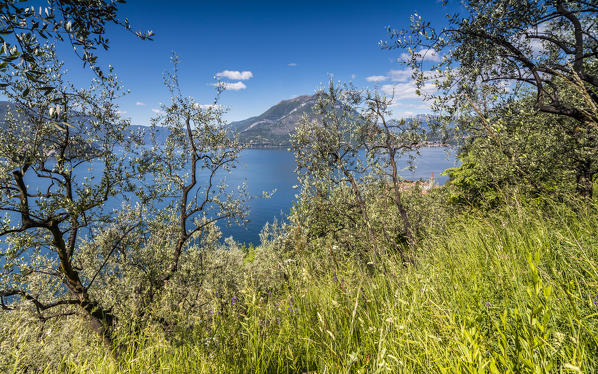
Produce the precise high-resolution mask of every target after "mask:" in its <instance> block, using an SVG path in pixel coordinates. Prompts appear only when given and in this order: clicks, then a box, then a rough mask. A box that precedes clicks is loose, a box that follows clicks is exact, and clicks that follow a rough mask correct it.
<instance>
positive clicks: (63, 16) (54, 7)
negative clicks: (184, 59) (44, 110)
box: [0, 0, 153, 95]
mask: <svg viewBox="0 0 598 374" xmlns="http://www.w3.org/2000/svg"><path fill="white" fill-rule="evenodd" d="M124 2H125V1H124V0H108V1H105V0H101V1H90V0H83V1H80V0H47V1H45V3H46V4H45V6H43V8H42V6H41V4H40V3H39V2H31V1H29V2H27V1H19V0H2V1H0V44H1V45H2V47H1V48H0V53H1V54H2V56H0V60H1V61H2V62H1V63H0V74H1V75H2V77H3V78H2V82H0V83H2V84H6V83H5V81H4V79H5V78H6V77H8V76H9V75H10V72H11V71H18V72H20V74H22V75H23V76H24V77H27V79H29V80H30V82H31V83H34V82H35V83H38V84H39V86H44V87H45V88H46V89H48V90H51V89H52V85H51V82H50V81H48V80H47V79H46V77H45V75H44V72H43V60H44V53H45V51H44V48H43V43H42V42H41V41H40V39H42V40H43V39H47V40H49V41H51V42H54V41H59V40H60V41H63V40H65V39H66V40H68V42H69V43H70V44H71V45H72V47H73V51H74V52H75V53H76V54H77V55H78V56H79V58H80V59H81V60H82V61H83V62H84V64H88V65H89V66H90V67H91V68H92V69H93V70H94V71H95V72H96V73H97V74H98V76H99V77H103V76H104V73H103V71H102V69H100V68H99V66H98V65H97V56H96V55H95V50H96V49H97V48H102V49H108V48H109V46H110V42H109V40H108V39H107V38H106V27H107V25H108V24H111V23H113V24H116V25H120V26H121V27H123V28H124V29H125V30H127V31H130V32H134V31H133V30H132V28H131V25H130V24H129V21H128V20H127V19H126V18H125V19H124V20H123V19H121V18H119V17H118V15H117V13H118V8H119V6H121V4H122V3H124ZM42 3H44V2H42ZM134 33H135V35H136V36H137V37H139V38H141V39H149V40H151V37H152V35H153V33H152V32H151V31H149V32H145V33H143V32H138V31H137V32H134ZM23 93H24V94H25V95H26V92H25V91H23Z"/></svg>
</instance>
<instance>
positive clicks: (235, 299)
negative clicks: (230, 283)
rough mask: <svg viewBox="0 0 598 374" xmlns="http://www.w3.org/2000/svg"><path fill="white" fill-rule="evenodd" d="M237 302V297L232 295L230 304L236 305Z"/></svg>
mask: <svg viewBox="0 0 598 374" xmlns="http://www.w3.org/2000/svg"><path fill="white" fill-rule="evenodd" d="M236 302H237V298H236V297H235V296H233V297H231V299H230V305H235V303H236Z"/></svg>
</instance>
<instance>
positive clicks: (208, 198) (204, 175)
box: [140, 55, 249, 313]
mask: <svg viewBox="0 0 598 374" xmlns="http://www.w3.org/2000/svg"><path fill="white" fill-rule="evenodd" d="M172 63H173V71H172V72H170V73H166V74H165V76H164V82H165V85H166V87H167V88H168V90H169V92H170V102H169V103H167V104H163V105H162V107H161V112H160V113H158V114H157V115H156V116H155V117H154V118H153V119H152V126H153V131H157V130H158V129H161V130H166V131H168V136H167V138H166V141H165V142H164V143H161V142H159V141H157V139H156V137H154V138H153V141H152V147H151V148H150V149H148V150H147V151H146V152H145V155H144V156H143V161H142V163H141V164H140V168H141V169H143V170H144V173H149V174H151V176H152V179H151V184H150V185H149V186H148V189H147V193H146V198H145V199H146V200H148V197H149V200H156V199H159V200H163V201H164V202H165V203H166V207H164V208H162V209H161V210H162V212H168V217H169V218H168V219H167V223H166V225H167V227H168V230H169V232H170V234H171V239H169V240H170V242H169V243H167V244H166V247H165V250H166V251H167V253H166V254H165V257H164V258H162V259H161V260H160V262H161V264H160V265H159V268H160V271H159V272H158V273H156V275H155V276H154V277H153V278H152V279H151V280H150V282H149V283H148V284H147V287H146V291H144V292H145V296H144V299H145V303H146V304H147V303H149V302H151V300H153V299H154V298H155V295H156V293H158V292H160V291H161V290H163V289H164V288H165V287H166V286H167V284H168V282H169V281H171V279H172V278H173V277H174V276H175V275H176V273H177V272H178V271H179V270H180V268H181V261H182V260H181V259H182V258H183V257H184V256H186V255H188V254H189V253H190V252H197V251H201V250H202V249H203V244H204V243H206V248H208V247H211V246H212V244H213V243H212V242H213V235H216V236H218V235H219V234H215V233H214V230H216V231H218V230H217V226H216V224H217V223H220V222H222V223H228V224H232V223H236V224H243V223H245V221H246V217H247V204H246V202H247V200H248V198H249V197H248V195H247V192H246V189H245V185H240V186H237V188H236V189H232V188H230V186H228V185H227V183H226V176H227V175H228V174H229V173H230V172H231V171H232V169H233V168H235V167H236V166H237V163H238V158H239V153H240V152H241V150H242V147H241V145H240V143H239V141H238V139H237V138H236V136H235V135H234V133H233V132H232V131H231V128H230V127H229V126H228V125H227V124H226V123H225V122H224V120H223V119H222V114H223V108H222V107H221V106H220V105H218V103H217V99H218V96H217V97H216V99H215V100H214V102H212V103H210V104H205V105H201V104H200V103H199V102H197V101H195V100H194V99H193V98H191V97H187V96H184V95H183V93H182V90H181V86H180V82H179V77H178V75H179V73H178V66H179V60H178V57H177V56H176V55H173V57H172ZM221 90H222V87H221V86H219V92H218V93H220V92H221ZM196 281H197V282H201V279H196ZM180 291H181V292H182V293H183V294H185V290H180ZM141 313H144V310H143V309H142V310H141Z"/></svg>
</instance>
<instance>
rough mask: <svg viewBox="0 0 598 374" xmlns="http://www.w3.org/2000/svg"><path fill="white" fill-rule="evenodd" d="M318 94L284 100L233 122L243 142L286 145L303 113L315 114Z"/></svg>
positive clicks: (262, 144) (232, 125)
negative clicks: (262, 111)
mask: <svg viewBox="0 0 598 374" xmlns="http://www.w3.org/2000/svg"><path fill="white" fill-rule="evenodd" d="M316 100H317V98H316V95H311V96H310V95H302V96H298V97H296V98H293V99H289V100H283V101H281V102H279V103H278V104H276V105H274V106H273V107H271V108H270V109H268V110H267V111H265V112H264V113H262V114H260V115H259V116H256V117H251V118H248V119H246V120H243V121H238V122H231V124H230V125H231V127H232V128H233V129H234V130H235V131H237V133H238V134H239V138H240V140H241V142H243V143H245V144H249V145H255V146H284V145H288V144H289V139H290V138H289V135H290V134H291V133H292V132H293V131H295V128H296V127H297V125H298V124H299V121H300V120H301V118H302V117H303V115H304V114H305V115H307V116H308V117H311V116H313V110H312V108H313V106H314V104H315V103H316Z"/></svg>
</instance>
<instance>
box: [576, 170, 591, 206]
mask: <svg viewBox="0 0 598 374" xmlns="http://www.w3.org/2000/svg"><path fill="white" fill-rule="evenodd" d="M576 179H577V188H576V189H577V194H578V195H579V196H581V197H583V198H584V199H591V198H592V195H593V190H594V183H593V179H594V173H593V172H592V170H591V166H590V162H589V161H584V162H583V163H582V165H581V167H580V168H578V169H577V175H576Z"/></svg>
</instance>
